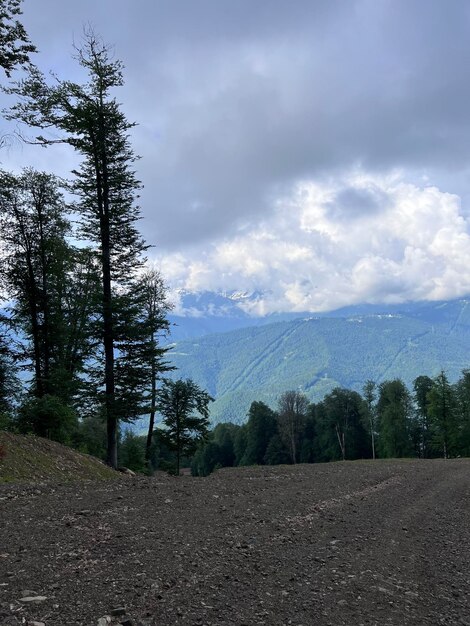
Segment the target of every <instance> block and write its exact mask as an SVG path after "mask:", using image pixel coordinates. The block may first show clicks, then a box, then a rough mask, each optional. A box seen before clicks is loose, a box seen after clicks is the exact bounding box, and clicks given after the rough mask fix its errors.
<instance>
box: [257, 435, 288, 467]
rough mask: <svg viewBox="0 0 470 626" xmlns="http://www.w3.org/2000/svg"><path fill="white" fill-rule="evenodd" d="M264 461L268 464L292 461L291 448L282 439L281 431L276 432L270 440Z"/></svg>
mask: <svg viewBox="0 0 470 626" xmlns="http://www.w3.org/2000/svg"><path fill="white" fill-rule="evenodd" d="M263 461H264V463H265V464H266V465H281V464H283V463H291V462H292V459H291V457H290V454H289V450H288V449H287V447H286V446H285V445H284V443H283V441H282V440H281V437H280V436H279V433H275V434H274V435H273V436H272V437H271V439H270V440H269V443H268V447H267V448H266V453H265V455H264V459H263Z"/></svg>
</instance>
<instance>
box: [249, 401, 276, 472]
mask: <svg viewBox="0 0 470 626" xmlns="http://www.w3.org/2000/svg"><path fill="white" fill-rule="evenodd" d="M246 429H247V431H246V433H247V435H246V437H247V442H246V449H245V453H244V455H243V460H242V462H241V464H242V465H262V464H263V463H264V456H265V454H266V449H267V447H268V444H269V441H270V439H271V437H272V436H273V435H274V433H275V432H276V431H277V423H276V415H275V413H274V411H273V410H272V409H270V408H269V407H268V406H267V405H266V404H264V402H252V403H251V406H250V408H249V411H248V422H247V425H246Z"/></svg>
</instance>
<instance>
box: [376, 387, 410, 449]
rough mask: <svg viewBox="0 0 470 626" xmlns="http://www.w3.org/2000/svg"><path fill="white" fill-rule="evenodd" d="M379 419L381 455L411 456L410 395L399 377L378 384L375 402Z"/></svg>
mask: <svg viewBox="0 0 470 626" xmlns="http://www.w3.org/2000/svg"><path fill="white" fill-rule="evenodd" d="M377 414H378V420H379V451H380V455H381V456H382V457H406V456H411V453H412V445H411V440H410V420H411V416H412V404H411V396H410V393H409V391H408V389H407V388H406V386H405V384H404V383H403V381H402V380H400V379H395V380H388V381H384V382H383V383H381V385H380V386H379V400H378V403H377Z"/></svg>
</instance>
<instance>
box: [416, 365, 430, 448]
mask: <svg viewBox="0 0 470 626" xmlns="http://www.w3.org/2000/svg"><path fill="white" fill-rule="evenodd" d="M433 384H434V383H433V381H432V379H431V378H429V376H418V377H417V378H416V379H415V380H414V382H413V389H414V400H415V403H416V415H417V418H418V429H419V435H420V455H421V456H423V458H427V457H428V456H429V453H430V448H431V428H430V426H431V424H430V416H429V402H428V394H429V392H430V391H431V389H432V388H433Z"/></svg>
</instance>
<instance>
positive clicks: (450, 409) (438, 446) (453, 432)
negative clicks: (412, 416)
mask: <svg viewBox="0 0 470 626" xmlns="http://www.w3.org/2000/svg"><path fill="white" fill-rule="evenodd" d="M432 382H433V385H432V387H431V389H430V390H429V392H428V394H427V410H428V414H429V420H430V425H431V447H432V449H433V450H434V452H435V453H436V454H439V456H443V457H444V458H445V459H446V458H448V457H449V456H455V454H456V452H457V447H458V444H457V441H456V437H457V433H458V431H457V427H456V426H457V424H456V422H457V415H456V398H455V395H454V391H453V389H452V387H451V385H450V384H449V381H448V380H447V376H446V375H445V373H444V372H441V373H440V374H439V375H438V376H436V378H434V380H433V381H432Z"/></svg>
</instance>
